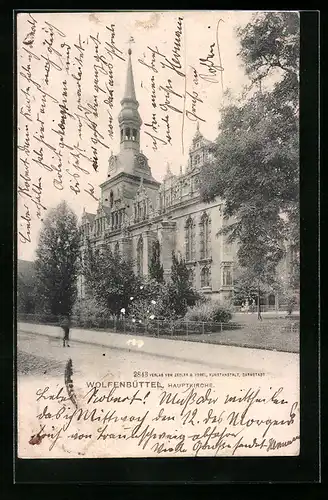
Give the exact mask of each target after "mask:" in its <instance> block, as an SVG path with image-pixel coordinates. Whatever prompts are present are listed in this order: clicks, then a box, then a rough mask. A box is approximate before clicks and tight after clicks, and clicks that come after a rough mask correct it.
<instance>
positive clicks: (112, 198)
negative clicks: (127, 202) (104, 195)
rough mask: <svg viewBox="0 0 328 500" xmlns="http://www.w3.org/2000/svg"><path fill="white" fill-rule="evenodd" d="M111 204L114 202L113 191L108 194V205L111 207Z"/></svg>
mask: <svg viewBox="0 0 328 500" xmlns="http://www.w3.org/2000/svg"><path fill="white" fill-rule="evenodd" d="M113 204H114V193H113V191H111V192H110V194H109V205H110V208H112V207H113Z"/></svg>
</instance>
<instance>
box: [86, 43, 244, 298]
mask: <svg viewBox="0 0 328 500" xmlns="http://www.w3.org/2000/svg"><path fill="white" fill-rule="evenodd" d="M138 107H139V103H138V101H137V98H136V93H135V86H134V79H133V71H132V63H131V49H130V50H129V60H128V68H127V77H126V85H125V92H124V96H123V98H122V100H121V111H120V113H119V116H118V124H119V129H120V151H119V153H118V154H117V155H113V154H112V155H111V156H110V158H109V167H108V174H107V179H106V180H105V181H104V182H103V183H102V184H101V185H100V189H101V197H100V201H99V206H98V210H97V213H96V214H91V213H88V212H86V211H84V213H83V216H82V225H81V234H82V236H81V238H82V239H81V251H82V253H83V248H84V246H85V244H86V238H89V240H90V242H91V244H92V245H95V246H97V245H102V244H104V243H106V244H108V245H110V246H111V248H112V250H113V251H115V250H116V251H117V250H119V251H120V252H121V253H122V254H123V255H124V256H125V257H127V258H130V259H132V260H133V262H134V265H135V271H136V273H138V274H140V275H147V274H148V272H149V271H148V267H149V262H150V258H151V255H152V251H153V244H154V242H155V241H156V240H158V241H159V243H160V249H161V260H162V263H163V267H164V272H165V275H166V276H169V274H170V270H171V264H172V251H174V252H175V253H176V254H177V255H180V256H181V257H183V258H184V259H185V261H186V264H187V266H188V268H189V270H190V277H191V280H192V283H193V286H194V288H195V289H197V290H201V291H202V292H203V293H205V294H209V295H211V297H213V298H215V299H216V300H219V301H221V302H224V301H226V300H229V299H230V298H231V294H232V290H233V268H234V261H235V260H236V255H235V249H234V248H233V247H232V246H231V245H228V244H227V243H226V241H225V238H224V237H223V236H218V235H217V233H218V232H219V230H220V229H221V228H222V227H223V224H224V223H225V221H224V219H223V215H222V207H223V205H222V200H219V199H217V200H215V201H214V202H212V203H204V202H202V201H201V199H200V195H199V172H200V170H201V168H202V166H203V164H204V162H207V161H210V151H209V146H210V144H211V143H210V141H208V140H206V138H205V137H203V135H202V134H201V133H200V131H199V127H198V128H197V132H196V134H195V136H194V138H193V140H192V143H191V145H190V150H189V160H188V165H187V166H186V167H185V169H182V168H181V169H180V173H179V175H174V174H173V173H172V172H171V170H170V166H169V165H167V167H166V175H165V177H164V179H163V182H162V183H160V182H158V181H157V180H156V179H154V177H153V175H152V171H151V167H150V165H149V163H148V159H147V158H146V156H145V155H144V154H143V153H142V152H141V150H140V129H141V126H142V119H141V117H140V115H139V111H138ZM164 168H165V167H164ZM79 294H80V296H82V297H83V296H84V286H83V278H82V280H81V283H80V286H79Z"/></svg>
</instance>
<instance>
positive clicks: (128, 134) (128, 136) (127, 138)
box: [125, 127, 130, 141]
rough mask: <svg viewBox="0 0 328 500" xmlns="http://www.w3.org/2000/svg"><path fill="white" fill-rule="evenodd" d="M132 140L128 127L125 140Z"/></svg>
mask: <svg viewBox="0 0 328 500" xmlns="http://www.w3.org/2000/svg"><path fill="white" fill-rule="evenodd" d="M129 139H130V128H129V127H127V128H126V129H125V140H126V141H128V140H129Z"/></svg>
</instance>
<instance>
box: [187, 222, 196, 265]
mask: <svg viewBox="0 0 328 500" xmlns="http://www.w3.org/2000/svg"><path fill="white" fill-rule="evenodd" d="M185 231H186V261H187V262H190V261H192V260H194V258H195V225H194V222H193V220H192V218H191V217H188V219H187V222H186V226H185Z"/></svg>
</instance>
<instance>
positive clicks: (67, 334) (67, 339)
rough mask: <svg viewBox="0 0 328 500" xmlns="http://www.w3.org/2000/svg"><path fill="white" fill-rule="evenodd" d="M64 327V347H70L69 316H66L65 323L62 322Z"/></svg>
mask: <svg viewBox="0 0 328 500" xmlns="http://www.w3.org/2000/svg"><path fill="white" fill-rule="evenodd" d="M61 326H62V329H63V330H64V338H63V347H66V345H67V347H70V346H69V343H68V341H69V328H70V322H69V319H68V318H65V319H64V321H63V323H62V325H61Z"/></svg>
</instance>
